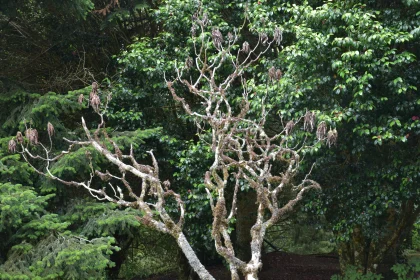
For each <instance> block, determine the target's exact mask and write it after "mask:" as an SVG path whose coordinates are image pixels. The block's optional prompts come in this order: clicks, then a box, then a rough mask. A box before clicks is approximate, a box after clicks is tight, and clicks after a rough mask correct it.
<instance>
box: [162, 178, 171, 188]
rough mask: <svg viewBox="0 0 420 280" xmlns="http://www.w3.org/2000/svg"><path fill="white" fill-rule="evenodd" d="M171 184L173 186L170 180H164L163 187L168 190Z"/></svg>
mask: <svg viewBox="0 0 420 280" xmlns="http://www.w3.org/2000/svg"><path fill="white" fill-rule="evenodd" d="M170 186H171V182H169V180H166V181H163V187H164V188H165V189H166V190H168V189H169V187H170Z"/></svg>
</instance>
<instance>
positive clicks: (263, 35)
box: [260, 32, 268, 45]
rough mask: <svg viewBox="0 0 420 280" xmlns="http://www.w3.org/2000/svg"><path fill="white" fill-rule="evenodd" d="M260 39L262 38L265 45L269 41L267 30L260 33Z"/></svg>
mask: <svg viewBox="0 0 420 280" xmlns="http://www.w3.org/2000/svg"><path fill="white" fill-rule="evenodd" d="M260 40H261V43H262V44H263V45H265V44H266V43H267V41H268V36H267V33H265V32H262V33H260Z"/></svg>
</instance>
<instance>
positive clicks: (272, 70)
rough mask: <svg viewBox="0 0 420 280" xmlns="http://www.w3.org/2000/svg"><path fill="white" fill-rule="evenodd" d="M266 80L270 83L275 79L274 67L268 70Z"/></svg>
mask: <svg viewBox="0 0 420 280" xmlns="http://www.w3.org/2000/svg"><path fill="white" fill-rule="evenodd" d="M268 78H269V79H270V81H274V80H275V79H276V68H274V66H272V67H271V68H270V69H269V70H268Z"/></svg>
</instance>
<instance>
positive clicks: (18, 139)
mask: <svg viewBox="0 0 420 280" xmlns="http://www.w3.org/2000/svg"><path fill="white" fill-rule="evenodd" d="M16 140H17V141H18V143H19V144H22V143H23V136H22V132H20V131H18V132H17V133H16Z"/></svg>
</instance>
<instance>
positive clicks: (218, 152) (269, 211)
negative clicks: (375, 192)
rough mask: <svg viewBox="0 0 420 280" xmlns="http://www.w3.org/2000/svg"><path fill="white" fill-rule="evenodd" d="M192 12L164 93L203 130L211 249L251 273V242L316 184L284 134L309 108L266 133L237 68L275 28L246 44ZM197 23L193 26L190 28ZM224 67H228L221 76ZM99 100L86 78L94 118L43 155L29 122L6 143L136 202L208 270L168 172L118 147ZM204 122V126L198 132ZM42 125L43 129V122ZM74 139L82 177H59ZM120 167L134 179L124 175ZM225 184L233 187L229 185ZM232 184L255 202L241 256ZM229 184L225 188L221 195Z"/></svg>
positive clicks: (112, 198)
mask: <svg viewBox="0 0 420 280" xmlns="http://www.w3.org/2000/svg"><path fill="white" fill-rule="evenodd" d="M193 19H194V21H193V28H192V34H193V36H192V44H193V46H194V48H193V51H194V53H195V56H196V58H195V59H192V58H189V57H188V58H187V60H186V61H185V62H177V63H175V65H176V69H175V72H176V73H175V77H174V78H173V79H172V80H170V79H169V78H167V80H166V84H167V86H168V89H169V91H170V92H171V94H172V96H173V98H174V99H175V100H176V101H177V102H180V103H181V104H182V107H183V108H184V110H185V112H186V113H187V114H188V115H189V116H190V117H192V119H193V120H194V122H195V123H196V125H197V128H198V129H199V130H200V131H201V133H200V136H201V137H203V140H204V141H209V142H210V144H209V145H210V146H211V150H212V153H213V160H214V161H213V164H212V165H211V166H210V167H209V168H208V170H207V172H206V173H205V176H204V182H205V185H206V192H207V193H208V196H209V201H210V205H211V208H212V214H213V224H212V237H213V238H214V240H215V247H216V250H217V252H218V253H219V254H220V255H221V256H222V257H223V258H224V259H225V260H226V261H227V263H228V264H229V268H230V271H231V275H232V278H233V279H239V273H242V274H243V275H244V276H245V277H246V279H257V277H258V276H257V274H258V271H259V270H260V268H261V266H262V262H261V250H262V244H263V238H264V235H265V233H266V230H267V228H269V227H270V226H272V225H273V224H275V223H276V222H277V221H278V220H279V219H280V218H282V217H283V216H284V215H286V214H287V213H288V212H290V211H293V210H294V206H295V205H296V204H297V203H298V202H299V201H300V200H302V198H303V194H304V193H305V192H307V191H309V190H311V189H319V188H320V186H319V184H318V183H316V182H315V181H313V180H311V179H309V178H308V176H309V175H310V172H311V171H310V170H309V173H307V174H306V176H303V177H302V178H300V179H299V178H297V177H296V175H297V174H298V171H299V166H300V162H301V154H302V153H303V152H305V151H307V150H309V149H310V148H311V147H308V146H306V145H305V143H303V144H302V143H296V139H294V138H293V131H294V130H295V129H296V127H295V126H296V125H297V124H298V123H299V122H303V124H304V125H303V128H304V129H305V130H306V131H312V130H313V129H314V128H315V127H316V117H315V114H314V113H313V112H309V111H308V112H307V113H306V114H305V116H304V117H301V118H300V119H297V120H295V121H294V120H289V121H288V122H287V124H285V126H284V129H283V130H282V131H281V132H280V133H277V134H273V135H269V134H268V132H266V130H265V128H264V126H265V123H266V117H267V112H266V111H265V109H266V108H265V104H264V98H265V97H264V96H257V95H255V94H253V93H252V89H253V87H255V86H256V85H254V81H253V79H252V78H250V79H249V80H248V81H247V80H246V76H247V73H246V71H247V69H248V68H249V67H250V66H251V65H253V64H255V63H257V62H258V60H259V59H260V58H261V57H262V56H263V55H264V54H265V53H266V52H267V51H268V50H269V49H270V47H271V46H272V44H273V43H277V44H280V42H281V38H282V34H281V31H280V29H278V28H275V29H274V30H272V32H273V39H272V40H271V39H269V38H268V35H267V34H266V33H264V32H261V33H259V35H258V39H257V41H256V44H255V46H254V47H251V46H250V44H249V43H248V42H246V41H244V42H242V45H241V46H239V45H238V42H239V36H238V33H239V32H240V30H232V31H231V32H229V33H228V34H227V35H226V38H225V37H224V36H223V35H222V33H221V31H220V30H219V29H217V28H215V27H214V28H213V29H212V30H211V33H210V32H207V30H208V26H207V24H208V15H207V14H206V13H202V12H198V13H196V14H195V15H194V16H193ZM197 30H198V31H199V35H198V36H196V35H195V32H196V31H197ZM235 49H236V50H238V51H237V55H233V53H232V51H233V50H235ZM229 71H230V74H229V75H227V76H223V75H225V73H226V72H229ZM220 73H222V74H220ZM184 74H185V75H187V74H189V75H190V78H189V79H190V81H188V80H186V79H184V78H183V77H184ZM268 75H269V78H270V80H271V82H272V83H277V82H278V81H279V79H280V78H281V72H279V71H276V69H274V68H271V69H270V70H269V71H268ZM193 77H194V78H193ZM182 86H183V87H184V89H187V90H188V92H189V93H190V94H192V98H197V99H198V100H200V101H199V102H201V104H203V106H202V107H201V108H200V107H198V108H193V107H192V106H191V105H190V104H189V103H188V101H187V99H186V98H185V97H184V96H183V95H184V94H185V90H183V87H182ZM238 87H239V88H241V95H240V96H238V95H236V96H235V93H236V92H238ZM251 99H255V100H258V101H259V102H260V106H261V107H260V108H258V110H254V111H251V107H250V105H251V101H250V100H251ZM109 101H110V95H107V96H103V97H102V100H101V98H100V96H99V94H98V85H97V84H96V83H94V84H93V85H92V91H91V93H90V98H89V103H90V106H91V107H92V108H93V110H94V111H95V112H97V114H98V115H99V117H100V122H99V124H98V126H97V128H96V129H95V130H94V132H93V133H92V132H91V131H90V130H89V129H88V126H87V124H86V122H85V120H84V119H83V118H82V127H83V130H84V133H85V137H86V140H66V141H67V142H68V143H69V144H70V146H69V149H68V150H67V151H63V152H61V153H59V154H58V155H52V153H51V151H50V149H49V148H48V146H44V145H43V144H42V143H40V142H39V141H38V133H37V131H36V130H35V129H34V128H27V130H26V133H25V135H26V139H23V138H21V137H19V136H17V139H16V141H17V142H18V143H16V141H15V140H11V141H10V147H12V148H11V149H12V150H15V149H16V145H18V144H19V146H20V148H19V152H20V154H21V155H22V156H23V157H24V158H25V160H26V161H27V162H28V163H30V164H31V162H32V161H33V160H41V162H44V163H45V164H44V166H43V167H36V166H35V165H33V164H31V165H32V167H33V168H34V169H35V170H36V172H38V173H39V174H41V175H44V176H46V177H48V178H50V179H54V180H56V181H58V182H61V183H63V184H66V185H69V186H76V187H82V188H84V189H86V190H87V191H88V192H89V193H90V194H91V195H92V196H93V197H95V198H97V199H98V200H105V201H109V202H112V203H115V204H117V205H120V206H124V207H131V208H134V209H138V210H139V212H138V216H137V219H138V221H140V222H141V223H142V224H144V225H146V226H149V227H151V228H153V229H156V230H158V231H161V232H163V233H167V234H170V235H171V236H172V237H174V238H175V240H176V242H177V244H178V246H179V247H180V248H181V250H182V251H183V253H184V254H185V256H186V257H187V259H188V260H189V263H190V265H191V266H192V267H193V269H194V270H195V271H196V272H197V274H198V275H199V276H200V278H202V279H213V277H212V276H211V275H210V274H209V273H208V271H207V270H206V269H205V267H204V266H203V265H202V264H201V262H200V260H199V259H198V257H197V256H196V254H195V253H194V251H193V250H192V248H191V246H190V244H189V242H188V241H187V239H186V237H185V235H184V233H183V232H182V230H183V227H184V221H185V207H184V201H183V200H182V198H181V196H180V195H179V194H178V193H176V192H175V191H174V190H172V189H171V188H170V182H169V181H164V182H162V181H161V180H160V178H159V165H158V162H157V160H156V158H155V156H154V154H153V152H152V151H149V152H148V153H149V155H150V157H151V160H152V164H151V165H146V164H140V163H139V162H137V160H136V158H135V155H134V152H133V148H132V147H131V149H130V152H129V154H126V155H124V154H123V153H122V151H121V149H120V148H119V146H118V145H117V143H116V142H115V141H114V140H113V139H112V138H111V137H109V135H108V133H107V130H106V127H105V121H104V114H105V113H106V110H107V108H108V103H109ZM207 130H208V131H209V133H205V131H207ZM47 132H48V135H49V136H50V139H51V136H52V133H51V129H48V131H47ZM207 136H208V138H207ZM317 137H318V140H319V141H324V140H326V141H327V143H329V144H330V145H331V144H333V143H334V142H335V141H336V139H337V134H336V132H335V131H333V130H330V131H329V132H328V133H327V127H326V126H325V123H324V122H321V123H320V124H319V126H318V129H317ZM30 145H36V146H38V147H41V150H42V151H43V154H44V155H43V156H40V155H36V154H33V153H32V152H31V151H30V149H29V146H30ZM51 145H52V143H51ZM75 146H81V147H84V148H82V149H85V151H86V153H87V158H88V160H89V161H90V164H89V165H90V169H91V171H90V177H89V179H88V180H87V181H82V182H78V181H74V180H71V179H70V180H66V179H63V178H60V177H59V176H57V175H56V174H53V172H51V170H50V165H51V163H52V162H54V161H56V160H58V159H60V158H62V157H64V156H65V155H67V154H71V153H72V152H74V151H73V149H74V147H75ZM297 147H299V148H297ZM89 151H90V152H89ZM93 152H96V153H98V154H100V155H102V156H104V157H105V158H106V160H107V161H109V162H110V163H112V164H114V165H115V166H116V167H118V170H119V171H120V173H121V175H120V176H116V175H114V174H112V173H111V172H109V171H108V170H107V171H106V172H101V171H99V170H95V168H94V166H93V164H92V161H91V158H92V153H93ZM280 170H281V171H280ZM273 172H275V174H273ZM94 175H97V176H98V177H99V178H100V179H101V180H102V181H104V182H107V185H106V186H105V187H102V188H99V189H98V188H95V187H94V185H93V178H94ZM130 176H134V177H135V178H136V179H135V180H133V179H132V178H130ZM137 180H140V182H138V181H137ZM117 183H119V184H122V185H123V186H124V189H121V188H120V187H119V186H118V185H116V184H117ZM139 184H140V185H141V187H139ZM230 188H233V190H229V189H230ZM242 188H247V189H250V190H252V191H254V192H255V193H256V202H255V203H256V204H257V205H258V211H257V214H256V217H257V219H256V222H255V224H254V225H253V226H252V229H251V237H252V241H251V252H252V258H251V260H250V261H249V262H246V261H243V260H240V259H239V258H237V257H236V256H235V250H234V247H233V244H232V241H231V238H230V235H229V224H230V223H231V222H233V221H234V219H235V216H236V204H237V195H238V193H239V192H240V191H241V189H242ZM287 189H292V190H293V191H294V192H295V193H296V195H295V197H294V198H293V199H291V200H290V201H288V202H287V203H285V204H284V205H282V204H280V203H279V196H280V195H281V194H282V193H284V192H285V191H286V190H287ZM229 194H231V197H228V195H229ZM173 203H175V204H176V205H177V209H178V211H177V213H176V215H171V214H170V212H169V211H168V205H171V204H173ZM228 209H230V211H228Z"/></svg>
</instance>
